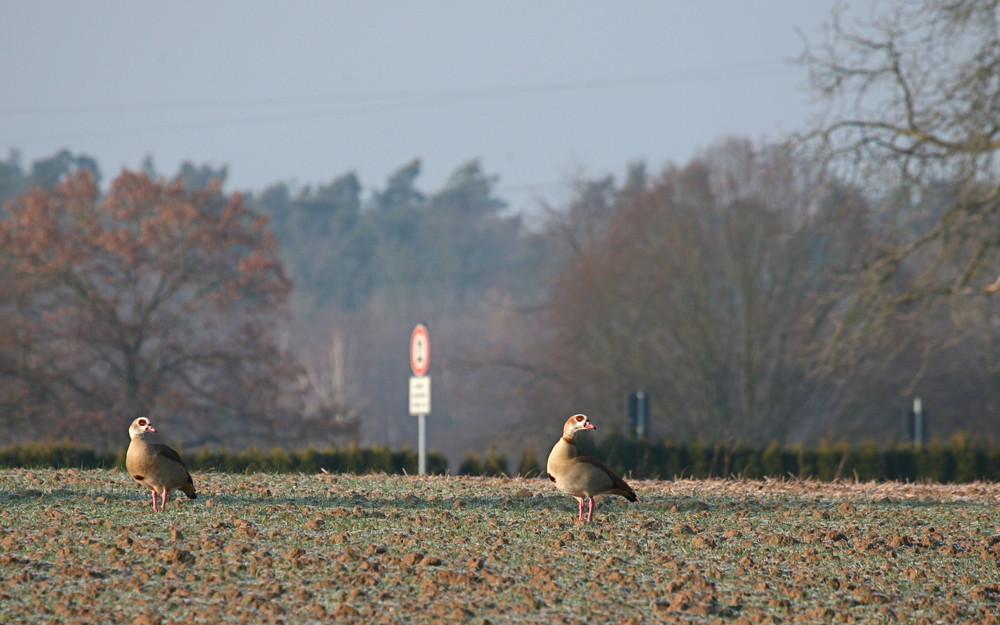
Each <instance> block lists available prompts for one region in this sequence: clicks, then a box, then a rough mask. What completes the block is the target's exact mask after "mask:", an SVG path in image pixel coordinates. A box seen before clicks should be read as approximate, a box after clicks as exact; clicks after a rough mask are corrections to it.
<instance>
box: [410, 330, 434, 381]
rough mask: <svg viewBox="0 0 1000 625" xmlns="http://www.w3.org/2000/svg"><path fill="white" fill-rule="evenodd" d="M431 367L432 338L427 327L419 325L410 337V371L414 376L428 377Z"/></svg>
mask: <svg viewBox="0 0 1000 625" xmlns="http://www.w3.org/2000/svg"><path fill="white" fill-rule="evenodd" d="M430 366H431V337H430V334H428V333H427V327H426V326H424V324H422V323H418V324H417V327H415V328H413V334H411V335H410V369H412V370H413V375H415V376H423V375H427V369H428V368H430Z"/></svg>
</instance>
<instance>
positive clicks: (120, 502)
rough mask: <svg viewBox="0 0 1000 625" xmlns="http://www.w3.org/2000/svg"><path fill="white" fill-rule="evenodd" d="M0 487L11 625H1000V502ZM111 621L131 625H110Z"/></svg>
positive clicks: (720, 489) (15, 476) (339, 480)
mask: <svg viewBox="0 0 1000 625" xmlns="http://www.w3.org/2000/svg"><path fill="white" fill-rule="evenodd" d="M194 477H195V484H196V486H197V488H198V491H199V498H198V499H197V500H193V501H189V500H186V499H184V498H183V497H182V496H181V495H175V496H174V497H173V498H172V499H171V502H170V505H169V507H168V509H167V511H166V512H165V513H161V514H156V515H154V514H153V513H152V509H151V505H150V500H149V498H148V497H147V495H146V493H145V492H144V491H140V490H139V489H138V488H137V487H135V486H133V485H132V483H131V480H130V479H129V478H128V476H127V475H126V474H125V473H124V472H123V471H103V470H87V471H80V470H68V471H59V470H20V469H13V470H6V471H2V472H0V622H3V623H7V624H11V625H14V624H19V623H74V622H80V623H84V622H109V621H114V622H121V623H133V624H135V625H142V624H152V623H159V624H161V625H165V624H168V623H170V624H172V623H177V624H181V623H184V624H191V623H234V624H235V623H279V622H283V623H333V622H337V623H428V622H431V623H433V622H440V623H449V624H450V623H487V622H488V623H492V624H497V623H539V624H541V623H574V624H575V623H580V624H582V623H585V622H590V623H636V624H638V623H651V622H691V623H696V622H697V623H701V622H708V623H714V622H718V623H730V622H732V623H768V622H770V623H789V622H803V623H814V622H866V623H867V622H872V623H883V622H884V623H890V622H926V623H933V622H948V623H961V622H969V623H997V622H998V621H997V616H996V615H997V614H998V613H1000V515H998V512H997V511H998V503H1000V487H998V486H997V485H995V484H982V483H979V484H967V485H959V486H934V485H904V484H893V483H890V484H874V483H860V484H853V483H835V484H819V483H815V482H784V481H767V482H754V481H723V480H713V481H689V480H685V481H678V482H669V481H638V482H636V483H634V484H633V485H634V486H635V488H636V491H637V492H638V493H639V497H640V502H639V503H637V504H628V503H627V502H625V501H624V500H623V499H621V498H614V499H612V500H610V501H608V502H604V503H602V505H600V506H599V507H598V510H597V512H596V513H595V521H594V522H593V523H590V524H581V523H578V522H577V521H575V519H574V517H575V514H576V502H575V501H574V500H573V499H572V498H569V497H565V496H562V495H560V494H559V493H557V492H556V491H555V490H554V488H553V487H552V486H551V484H550V483H549V482H548V481H547V480H524V479H503V478H456V477H413V476H411V477H406V476H386V475H366V476H353V475H269V474H255V475H229V474H220V473H200V474H195V476H194ZM105 615H112V616H111V617H110V618H108V617H106V616H105Z"/></svg>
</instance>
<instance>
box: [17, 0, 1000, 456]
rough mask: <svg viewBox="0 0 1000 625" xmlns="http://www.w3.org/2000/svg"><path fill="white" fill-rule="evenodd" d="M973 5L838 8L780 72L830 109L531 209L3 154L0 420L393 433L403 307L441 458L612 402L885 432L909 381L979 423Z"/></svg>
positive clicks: (956, 423)
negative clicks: (869, 15) (871, 12)
mask: <svg viewBox="0 0 1000 625" xmlns="http://www.w3.org/2000/svg"><path fill="white" fill-rule="evenodd" d="M995 20H996V16H995V12H993V11H991V10H990V7H989V3H986V2H981V1H973V0H966V1H964V2H960V3H942V2H936V1H934V0H927V1H926V2H923V3H919V6H918V7H916V8H914V7H911V6H909V5H907V6H905V7H897V8H896V9H895V12H894V13H892V14H890V15H888V16H887V17H886V18H885V19H883V20H877V21H874V22H873V23H872V24H869V25H866V26H864V27H860V28H862V30H861V32H860V33H859V32H857V31H856V30H852V28H854V27H850V26H845V25H843V24H841V23H840V22H839V20H838V19H837V16H836V15H834V17H833V20H832V22H831V25H830V28H829V31H828V36H829V38H828V40H826V41H824V42H821V44H820V45H817V46H814V47H811V48H810V49H808V50H807V51H806V53H805V54H804V55H803V58H802V63H803V64H804V65H806V66H807V67H808V69H809V70H810V74H811V77H812V80H813V81H814V88H815V89H816V91H817V93H819V94H820V95H822V96H823V97H825V98H827V99H828V101H829V102H830V103H831V109H834V112H833V114H832V117H831V118H830V119H828V120H822V121H821V122H820V123H819V124H818V125H817V126H816V127H815V128H809V129H806V130H804V131H802V132H801V133H799V134H798V135H797V136H794V137H791V138H789V139H788V140H787V141H785V140H783V141H781V142H770V143H768V142H752V141H750V140H747V139H744V138H740V137H725V138H721V139H719V140H717V141H715V142H714V143H712V144H711V145H710V146H709V147H708V148H706V149H705V150H703V151H702V152H701V153H700V154H699V155H697V156H696V157H695V158H693V159H691V160H690V161H689V162H687V163H683V164H668V165H667V166H665V167H663V168H662V169H660V170H659V171H650V168H649V166H648V165H647V164H645V163H633V164H629V165H628V166H627V169H626V172H625V175H624V176H623V177H622V178H621V179H618V178H616V177H615V176H612V175H608V176H605V177H599V178H595V179H580V180H577V181H575V183H573V187H572V193H571V194H570V199H569V200H568V201H566V202H565V203H563V204H559V205H549V204H543V205H541V206H540V207H539V208H538V210H537V211H536V213H535V214H533V215H530V219H529V216H528V215H524V214H514V213H513V212H512V211H511V210H510V209H509V208H508V207H507V205H506V202H505V201H504V200H503V198H502V197H500V195H499V194H498V192H497V182H498V180H497V177H496V176H493V175H490V174H489V173H488V172H487V171H484V168H483V166H482V164H481V163H480V162H478V161H471V162H469V163H465V164H461V165H459V166H458V167H457V168H456V169H455V171H454V173H453V174H452V176H451V177H450V178H449V179H448V180H447V181H446V182H445V183H444V185H443V186H442V188H440V189H438V190H436V191H431V192H427V191H426V190H423V189H421V187H420V184H419V176H420V161H419V160H415V161H412V162H410V163H406V164H404V165H403V166H401V167H400V168H399V169H398V170H397V171H396V172H393V173H392V174H390V175H389V176H388V177H387V178H386V180H385V181H384V183H383V184H382V185H378V186H374V187H366V186H365V184H364V183H363V181H361V180H360V179H358V177H357V176H356V175H354V174H353V173H344V174H340V175H334V176H333V177H332V178H331V180H330V181H329V182H328V183H324V184H319V185H315V186H312V185H309V186H295V185H291V184H288V183H281V182H279V183H275V184H273V185H271V186H268V187H266V188H264V189H263V190H262V191H259V192H250V191H247V192H245V193H241V192H229V191H225V190H224V189H225V177H226V176H225V175H226V171H225V169H224V168H221V169H216V168H211V167H207V166H197V165H193V164H190V163H186V164H184V165H183V166H182V167H181V169H180V171H178V172H177V173H176V175H174V176H172V177H166V176H163V175H162V174H160V173H159V172H157V171H156V169H155V167H154V166H153V163H152V161H151V160H148V161H147V162H145V163H143V165H142V167H141V168H140V171H137V172H123V173H122V174H120V175H119V176H118V177H116V178H115V179H113V180H112V181H111V182H110V184H109V185H108V190H107V191H104V190H102V188H101V184H100V181H101V173H100V170H99V167H98V165H97V163H96V161H94V159H92V158H90V157H86V156H79V155H74V154H72V153H69V152H60V153H59V154H57V155H55V156H53V157H51V158H49V159H42V160H40V161H38V162H36V163H33V164H32V165H31V166H30V167H25V166H24V165H23V164H21V163H20V159H19V158H18V157H17V155H16V154H11V155H10V156H9V157H8V159H7V161H6V162H0V197H2V198H3V200H4V208H3V212H2V214H0V243H2V250H3V258H2V259H0V270H2V271H3V276H4V280H3V285H2V286H0V307H2V308H3V310H4V315H3V317H2V321H0V376H3V387H2V388H3V390H2V391H0V419H2V422H0V427H2V428H3V430H4V431H5V432H6V435H7V436H10V437H12V438H18V439H26V438H59V437H61V436H63V435H65V434H66V430H65V428H66V427H67V423H70V424H72V427H74V428H79V429H82V430H84V431H83V432H82V433H81V435H83V436H91V437H99V438H100V442H102V443H103V442H104V441H105V440H111V439H113V438H114V437H118V436H119V435H120V433H119V432H118V430H119V429H122V426H121V424H122V423H127V420H128V419H127V416H126V415H124V414H123V413H127V412H130V411H135V410H140V411H150V412H152V413H154V414H156V413H157V412H158V413H160V414H163V415H165V416H169V418H170V419H171V420H174V419H176V421H174V423H177V424H178V427H176V428H175V429H176V430H177V431H178V435H179V436H180V437H182V438H184V439H185V440H186V441H188V442H189V444H197V443H201V444H207V445H223V444H227V443H232V444H237V445H247V444H250V443H252V442H254V441H260V440H265V439H268V440H279V441H281V442H282V443H283V444H286V445H288V446H296V445H299V444H304V443H305V442H309V441H312V439H313V437H327V439H326V440H329V441H331V442H335V443H346V442H349V441H364V442H370V443H381V444H388V445H390V446H394V447H398V446H400V445H403V444H407V443H412V440H414V439H415V427H416V426H415V424H414V423H413V422H412V420H410V419H409V418H408V416H407V415H406V383H405V381H406V377H407V376H408V375H409V371H408V365H407V361H406V347H405V346H406V344H407V338H408V336H409V332H410V329H412V327H413V325H414V324H415V323H416V322H418V321H419V322H425V323H427V325H428V326H429V328H430V330H431V335H432V342H433V344H434V352H433V353H434V357H433V359H432V368H431V375H432V376H433V377H434V393H435V395H434V406H435V413H434V414H433V415H432V417H431V419H429V436H430V440H431V441H432V444H434V445H436V446H439V447H440V448H442V449H443V450H444V451H445V453H447V455H449V456H451V457H461V456H462V455H464V454H465V453H467V452H468V451H469V450H475V449H479V450H482V449H486V448H488V447H490V445H495V446H497V448H498V449H499V451H500V452H502V453H505V454H507V455H513V456H516V454H518V453H519V449H520V448H523V447H525V446H532V447H535V448H539V449H543V448H545V445H546V444H547V443H550V442H551V439H554V437H555V436H557V435H558V432H557V429H558V424H559V423H561V422H562V420H563V419H564V418H565V416H566V415H567V414H571V413H573V412H586V413H587V414H589V415H591V416H592V417H593V418H594V419H595V421H596V422H597V423H598V424H605V425H606V427H607V429H609V430H611V431H618V432H621V433H624V432H625V431H626V430H627V427H628V426H627V423H626V419H625V410H624V406H625V397H626V396H627V394H628V393H630V392H633V391H645V392H647V393H649V396H650V397H651V398H652V403H651V406H652V418H651V430H650V436H652V437H653V438H671V439H673V440H678V441H687V440H694V439H699V440H709V441H719V442H721V443H732V442H734V441H744V442H746V443H747V444H751V445H755V446H759V447H763V446H765V445H767V444H769V443H770V442H772V441H777V442H778V443H780V444H813V443H816V442H818V441H820V440H823V439H825V438H828V437H830V436H831V435H836V436H837V437H848V438H852V439H861V438H869V439H872V440H877V441H884V442H888V441H893V440H896V439H899V438H901V437H903V436H904V435H905V433H904V430H903V428H902V427H901V426H900V423H901V422H902V418H901V415H902V414H903V412H904V411H905V410H906V409H907V408H908V407H909V405H910V403H911V402H912V399H913V398H914V397H917V396H919V397H921V398H922V399H923V401H924V404H925V405H926V406H927V408H928V415H929V418H928V423H929V431H930V433H931V434H935V435H938V436H942V437H949V436H951V435H952V434H953V433H955V432H958V431H966V432H969V433H970V434H972V435H974V436H975V437H976V438H977V439H979V438H982V437H996V435H997V434H998V433H1000V425H998V422H997V420H996V418H995V416H994V415H995V414H996V412H997V408H998V397H997V392H998V391H997V389H998V388H1000V386H998V384H997V382H998V379H997V377H998V373H1000V365H998V364H997V363H1000V359H998V346H1000V341H998V339H1000V336H998V330H1000V318H998V315H997V310H996V303H995V301H996V300H995V297H996V293H997V292H998V291H1000V286H998V278H997V276H998V275H1000V254H998V250H1000V237H998V236H997V235H996V233H997V232H998V231H1000V230H998V228H1000V224H998V222H997V213H998V209H1000V201H998V198H1000V193H998V192H997V189H998V188H1000V186H998V180H1000V178H998V176H997V175H996V174H997V171H996V168H995V164H994V161H993V159H994V158H995V156H994V155H995V154H996V153H997V150H998V148H1000V143H998V142H997V141H996V139H995V138H996V137H997V136H998V134H1000V131H998V130H997V127H996V125H995V124H993V125H992V126H991V125H990V123H991V120H993V118H994V117H995V107H992V105H991V104H990V102H993V101H994V100H993V99H991V98H992V97H993V96H994V95H995V93H996V89H997V85H996V84H995V81H981V80H976V79H975V77H976V76H982V75H983V74H982V72H983V71H986V68H989V67H991V66H992V65H991V63H993V60H994V59H996V58H1000V44H998V43H997V37H996V29H995V28H993V29H991V28H990V24H991V23H994V22H995ZM994 26H995V24H994ZM928 31H932V32H934V33H936V38H927V37H917V36H915V35H914V33H926V32H928ZM956 42H962V45H961V46H958V47H954V48H953V49H954V50H957V51H961V54H959V53H958V52H955V53H954V54H951V55H950V56H949V62H950V65H948V67H944V68H942V67H941V66H940V65H934V64H929V63H927V61H926V59H928V58H934V57H933V56H932V55H929V54H928V53H929V52H932V51H933V50H934V49H937V48H935V46H945V45H952V46H954V45H955V44H956ZM977 70H978V72H979V73H978V74H977V73H976V72H977ZM865 78H867V80H866V79H865ZM876 78H878V79H881V80H882V82H880V83H878V84H881V85H882V87H883V88H885V87H886V85H888V87H887V90H882V91H872V89H873V87H872V85H874V84H876V83H877V82H878V81H877V80H876ZM914 85H919V86H920V87H919V89H917V88H914ZM869 99H874V102H876V103H877V104H878V106H875V105H872V106H865V103H866V102H868V101H869ZM840 103H845V104H844V107H843V108H842V109H837V105H838V104H840ZM847 103H850V104H847ZM956 103H961V106H956ZM855 105H856V107H855V108H848V106H855ZM74 435H75V434H74Z"/></svg>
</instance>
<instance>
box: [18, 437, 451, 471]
mask: <svg viewBox="0 0 1000 625" xmlns="http://www.w3.org/2000/svg"><path fill="white" fill-rule="evenodd" d="M182 455H183V457H184V463H185V464H186V465H187V467H188V469H190V470H192V471H221V472H225V473H254V472H264V473H319V472H320V471H321V470H326V471H328V472H330V473H409V474H416V473H417V463H418V457H417V452H416V451H415V450H412V449H409V448H406V447H404V448H402V449H398V450H392V449H390V448H389V447H384V446H378V445H376V446H372V447H359V446H357V445H351V446H349V447H345V448H343V449H334V448H332V447H329V448H325V449H315V448H312V447H310V448H306V449H299V450H293V451H288V450H285V449H282V448H280V447H276V448H274V449H271V450H269V451H264V450H261V449H259V448H256V447H251V448H248V449H245V450H242V451H229V450H216V449H209V448H202V449H198V450H195V451H191V452H185V453H182ZM124 466H125V448H120V449H113V450H97V449H93V448H87V447H79V446H76V445H74V444H72V443H70V442H59V443H29V444H24V445H11V446H8V447H5V448H2V449H0V468H14V467H25V468H42V467H49V468H80V469H98V468H103V469H110V468H115V467H124ZM447 470H448V460H447V459H446V458H445V457H444V454H442V453H440V452H429V453H428V454H427V471H428V472H429V473H436V474H443V473H445V472H447Z"/></svg>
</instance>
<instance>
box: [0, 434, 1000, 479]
mask: <svg viewBox="0 0 1000 625" xmlns="http://www.w3.org/2000/svg"><path fill="white" fill-rule="evenodd" d="M581 439H582V437H581ZM579 445H580V448H581V452H582V453H587V454H591V455H594V456H596V457H598V458H600V459H601V460H603V461H604V462H605V463H606V464H607V465H608V466H610V467H611V468H612V469H614V470H615V471H618V472H619V473H621V474H622V475H629V476H632V477H636V478H654V479H671V478H676V477H690V478H697V479H703V478H711V477H742V478H749V479H757V478H763V477H776V478H785V477H794V478H802V479H816V480H820V481H831V480H837V479H853V480H860V481H870V480H876V481H884V480H897V481H911V482H942V483H946V482H951V483H960V482H972V481H977V480H982V481H993V482H997V481H1000V447H998V446H997V445H995V444H991V445H972V444H970V442H969V440H968V439H967V438H966V437H965V436H961V435H959V436H955V437H953V438H952V439H951V440H950V441H948V442H947V443H942V442H941V441H933V442H931V444H930V445H926V446H923V447H919V448H915V447H913V446H912V445H910V444H903V443H897V444H890V445H885V446H878V445H875V444H874V443H870V442H868V443H861V444H850V443H848V442H846V441H839V442H823V443H821V444H819V445H817V446H816V447H805V446H801V445H797V446H787V445H779V444H778V443H772V444H770V445H768V446H767V447H765V448H763V449H753V448H749V447H746V446H744V445H740V444H735V445H720V444H706V443H701V442H698V441H694V442H691V443H687V444H677V443H673V442H670V441H666V442H663V441H661V442H655V443H654V442H646V441H634V440H630V439H626V438H623V437H620V436H614V435H612V436H609V437H607V438H605V439H603V440H602V441H600V442H595V441H594V440H593V439H590V440H587V439H582V440H580V441H579ZM183 455H184V459H185V462H186V464H187V465H188V468H189V469H191V470H192V471H222V472H226V473H253V472H258V471H259V472H270V473H318V472H319V471H321V470H326V471H328V472H330V473H396V474H400V473H409V474H416V473H417V452H416V451H414V450H412V449H409V448H405V447H404V448H402V449H399V450H392V449H390V448H389V447H385V446H372V447H365V448H362V447H359V446H357V445H352V446H350V447H346V448H343V449H334V448H325V449H315V448H306V449H301V450H293V451H288V450H285V449H282V448H274V449H271V450H269V451H264V450H261V449H258V448H249V449H246V450H242V451H228V450H213V449H208V448H204V449H199V450H195V451H192V452H186V453H184V454H183ZM124 465H125V449H124V448H119V449H114V450H104V451H100V450H96V449H92V448H86V447H79V446H76V445H74V444H72V443H70V442H61V443H47V444H41V443H33V444H24V445H11V446H8V447H6V448H2V449H0V468H12V467H27V468H41V467H52V468H83V469H88V468H114V467H123V466H124ZM427 469H428V472H429V473H432V474H444V473H446V472H447V471H448V460H447V459H446V458H445V457H444V455H443V454H441V453H440V452H431V453H429V454H428V456H427ZM458 472H459V473H460V474H462V475H514V474H519V475H524V476H529V477H532V476H538V475H542V474H544V457H543V456H540V455H538V454H536V452H535V450H534V449H531V448H528V449H525V450H524V452H523V453H522V455H521V459H520V463H519V465H518V467H517V470H516V471H512V470H511V466H510V464H509V463H508V462H507V459H506V458H505V457H504V456H503V455H501V454H500V453H498V452H497V450H496V449H495V448H491V449H489V450H488V451H487V452H486V453H485V455H484V456H483V457H482V458H480V457H478V456H475V455H469V456H466V458H465V459H464V460H463V461H462V463H461V465H460V466H459V471H458Z"/></svg>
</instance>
